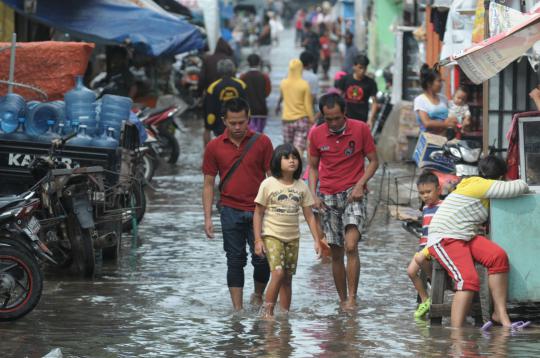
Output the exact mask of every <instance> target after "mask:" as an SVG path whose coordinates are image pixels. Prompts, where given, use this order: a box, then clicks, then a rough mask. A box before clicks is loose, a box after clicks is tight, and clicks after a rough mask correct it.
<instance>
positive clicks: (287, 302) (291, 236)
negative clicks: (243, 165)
mask: <svg viewBox="0 0 540 358" xmlns="http://www.w3.org/2000/svg"><path fill="white" fill-rule="evenodd" d="M270 170H271V172H272V176H271V177H268V178H266V179H265V180H264V181H263V182H262V183H261V186H260V188H259V193H258V195H257V197H256V198H255V203H256V207H255V214H254V217H253V231H254V236H255V254H257V255H259V256H266V257H267V259H268V264H269V265H270V271H271V279H270V283H269V285H268V287H267V288H266V297H265V304H264V312H263V317H265V318H271V317H273V315H274V306H275V304H276V301H277V297H278V294H279V296H280V306H281V310H282V311H285V312H287V311H288V310H289V308H290V306H291V296H292V287H291V284H292V276H293V275H294V274H295V272H296V263H297V261H298V248H299V243H300V230H299V226H300V223H299V211H300V208H302V212H303V214H304V218H305V219H306V222H307V223H308V225H309V229H310V230H311V234H312V235H313V237H314V239H315V243H314V246H315V252H316V253H317V254H319V253H320V251H321V245H323V244H322V243H321V237H320V236H319V230H318V229H317V223H316V221H315V217H314V216H313V212H312V210H311V206H312V205H313V197H312V196H311V193H310V191H309V188H308V187H307V185H306V184H305V183H304V182H303V181H302V180H301V179H300V176H301V174H302V160H301V159H300V153H299V152H298V150H297V149H296V148H295V147H294V146H293V145H291V144H283V145H280V146H278V147H277V148H276V149H275V150H274V154H273V156H272V161H271V164H270Z"/></svg>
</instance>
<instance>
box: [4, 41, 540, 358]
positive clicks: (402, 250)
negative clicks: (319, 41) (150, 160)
mask: <svg viewBox="0 0 540 358" xmlns="http://www.w3.org/2000/svg"><path fill="white" fill-rule="evenodd" d="M288 34H289V33H285V34H284V36H283V37H282V40H283V41H282V42H281V47H280V48H279V49H274V50H273V54H272V58H273V59H276V60H274V61H273V72H272V81H273V85H274V91H273V93H272V95H271V98H270V100H269V105H270V109H271V110H272V113H273V110H274V108H275V102H276V100H277V96H278V91H277V86H278V85H279V80H281V79H282V78H283V77H284V76H285V74H286V66H287V62H288V60H289V59H290V58H292V57H293V56H294V55H295V54H297V53H298V52H299V50H298V49H295V50H294V52H293V51H292V50H291V49H293V45H292V41H293V39H292V36H288ZM184 126H185V131H183V132H181V133H179V134H178V135H179V137H180V138H181V150H182V153H181V156H180V159H179V162H178V165H177V166H176V167H161V168H160V170H159V171H158V173H157V175H156V176H155V178H154V182H153V184H152V186H153V189H149V190H147V195H148V208H147V212H146V215H145V217H144V220H143V222H142V224H141V226H140V227H139V237H138V239H136V240H134V239H132V238H131V237H130V236H129V235H127V234H125V235H124V237H123V247H122V253H121V257H120V260H119V262H118V264H113V263H106V264H105V266H104V267H103V270H102V273H101V274H100V275H99V276H98V277H96V278H95V279H94V280H83V279H69V278H65V277H58V276H54V275H49V276H47V280H46V282H45V285H44V292H43V296H42V299H41V302H40V303H39V305H38V306H37V308H36V309H35V310H34V311H33V312H31V313H30V314H29V315H27V316H26V317H24V318H23V319H21V320H19V321H17V322H11V323H2V324H0V339H1V342H2V343H1V347H2V348H1V350H2V352H0V357H42V356H43V355H45V354H46V353H48V352H49V351H50V350H52V349H53V348H60V349H61V350H62V353H63V354H64V356H65V357H313V356H314V357H398V356H400V357H401V356H403V357H448V356H455V357H478V356H495V357H506V356H512V357H535V356H538V355H540V343H539V342H540V329H539V328H536V327H540V326H536V327H532V328H530V329H527V330H524V331H523V332H517V333H510V332H508V331H506V330H503V329H500V328H497V327H496V328H494V329H493V330H492V331H491V332H490V333H489V334H486V335H482V334H481V332H480V330H479V329H478V328H476V327H473V326H472V323H470V324H469V325H468V328H465V329H463V330H451V329H449V328H447V327H448V321H447V320H444V321H443V325H442V326H440V327H430V326H429V323H426V322H425V321H415V320H414V319H413V312H414V310H415V302H416V298H415V297H416V295H415V291H414V288H413V286H412V284H411V283H410V281H409V279H408V277H407V274H406V267H407V264H408V262H409V261H410V259H411V257H412V254H413V253H414V250H415V248H416V246H417V239H415V238H413V237H412V236H411V235H410V234H408V233H406V232H405V231H404V230H403V229H402V228H401V226H400V223H399V222H397V221H395V220H394V219H393V218H389V219H388V218H387V215H386V213H387V209H386V207H385V205H384V203H381V204H380V205H379V206H378V210H377V216H376V217H375V219H374V220H373V222H372V224H371V226H370V228H369V231H368V233H367V234H366V235H365V237H364V238H363V240H362V241H361V243H360V258H361V264H362V268H361V276H360V288H359V310H358V312H357V313H356V314H347V313H343V312H342V311H340V310H339V309H338V297H337V294H336V291H335V288H334V283H333V279H332V274H331V266H330V264H329V263H328V262H321V261H320V260H318V259H317V258H316V256H315V253H314V251H313V245H312V239H311V237H309V236H308V232H309V231H308V229H307V225H306V224H305V223H304V224H302V233H303V237H302V240H301V245H300V254H299V262H298V269H297V274H296V276H294V279H293V302H292V308H291V312H290V314H289V315H288V316H284V315H280V314H279V312H278V315H277V317H276V320H275V321H273V322H271V321H264V320H261V319H260V318H259V317H258V313H257V311H256V309H255V308H253V307H250V306H249V304H247V301H248V299H249V295H250V294H251V292H252V287H251V285H252V282H253V281H252V280H251V279H248V278H250V277H251V274H252V268H251V265H250V264H248V266H247V270H246V288H245V293H244V301H245V302H246V310H245V311H244V312H242V313H240V314H234V313H233V312H232V308H231V302H230V299H229V293H228V288H227V285H226V260H225V253H224V251H223V248H222V240H221V234H220V223H219V218H218V216H217V214H216V215H214V225H215V229H216V232H217V233H219V234H218V235H216V239H214V240H208V239H206V237H205V235H204V230H203V221H204V220H203V213H202V204H201V189H202V174H201V173H200V166H201V162H202V140H201V136H202V121H197V120H186V121H184ZM266 132H267V134H268V135H269V136H270V137H271V139H272V141H273V143H274V145H277V144H279V143H281V123H280V121H279V120H277V119H275V118H273V119H272V120H269V123H268V126H267V131H266ZM409 172H410V168H407V167H405V166H404V165H399V166H395V167H393V166H390V167H389V173H387V174H388V175H389V176H390V177H391V178H394V177H400V176H406V175H408V174H409ZM381 173H382V171H381V170H379V171H378V173H377V177H376V178H375V181H374V182H373V183H372V184H371V186H370V189H371V191H372V194H371V196H370V204H371V212H373V209H374V204H375V203H376V201H377V198H378V196H379V194H378V193H377V192H378V188H379V184H378V183H379V182H380V180H381ZM531 310H532V311H531V312H532V314H534V313H535V312H536V317H538V312H537V311H535V310H534V308H533V309H531ZM513 312H514V313H515V311H513ZM521 313H523V311H521ZM520 317H522V316H520ZM531 317H532V316H531ZM532 318H533V319H534V317H532ZM471 322H472V321H471Z"/></svg>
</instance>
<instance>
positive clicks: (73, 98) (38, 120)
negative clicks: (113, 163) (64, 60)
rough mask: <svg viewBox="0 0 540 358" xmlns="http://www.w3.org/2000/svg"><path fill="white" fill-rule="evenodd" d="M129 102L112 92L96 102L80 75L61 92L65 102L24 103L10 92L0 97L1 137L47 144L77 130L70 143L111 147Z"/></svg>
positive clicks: (128, 108) (116, 142) (114, 144)
mask: <svg viewBox="0 0 540 358" xmlns="http://www.w3.org/2000/svg"><path fill="white" fill-rule="evenodd" d="M132 104H133V102H132V101H131V99H130V98H129V97H122V96H114V95H104V96H103V98H102V99H101V100H98V101H96V95H95V93H94V92H92V91H91V90H89V89H88V88H86V87H84V85H83V83H82V77H81V76H78V77H76V81H75V88H73V89H72V90H70V91H69V92H67V93H66V94H65V95H64V101H52V102H38V101H30V102H26V101H25V100H24V98H23V97H22V96H20V95H18V94H15V93H9V94H7V95H6V96H4V97H1V98H0V129H1V131H0V138H6V139H13V140H26V141H39V142H47V143H50V141H51V140H52V139H54V138H59V137H60V136H64V135H66V134H70V133H73V132H76V133H77V135H76V136H75V138H73V139H72V140H70V141H69V142H68V144H69V145H75V146H95V147H109V148H114V147H117V146H118V139H119V135H120V130H121V128H122V121H124V120H128V119H129V116H130V112H131V105H132Z"/></svg>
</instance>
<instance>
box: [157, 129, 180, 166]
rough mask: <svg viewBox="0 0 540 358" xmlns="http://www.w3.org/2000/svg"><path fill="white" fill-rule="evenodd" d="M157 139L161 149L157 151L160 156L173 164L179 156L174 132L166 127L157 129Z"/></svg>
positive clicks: (178, 146) (178, 145)
mask: <svg viewBox="0 0 540 358" xmlns="http://www.w3.org/2000/svg"><path fill="white" fill-rule="evenodd" d="M158 141H159V146H160V149H161V153H159V155H160V156H161V158H162V159H163V160H164V161H165V162H166V163H169V164H175V163H176V162H177V161H178V157H179V156H180V144H178V140H176V137H175V136H174V133H171V132H170V131H169V130H168V128H167V127H162V128H160V130H159V134H158Z"/></svg>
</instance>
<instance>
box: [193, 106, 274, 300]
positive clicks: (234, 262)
mask: <svg viewBox="0 0 540 358" xmlns="http://www.w3.org/2000/svg"><path fill="white" fill-rule="evenodd" d="M222 113H223V122H224V124H225V128H226V129H225V132H224V133H223V134H222V135H220V136H218V137H217V138H214V139H213V140H212V141H211V142H210V143H208V146H207V147H206V149H205V152H204V160H203V166H202V171H203V174H204V188H203V208H204V231H205V233H206V236H207V237H208V238H210V239H211V238H213V237H214V226H213V224H212V203H213V201H214V181H215V177H216V175H218V174H219V176H220V179H221V180H223V178H224V177H225V176H226V175H227V172H228V171H229V170H230V169H231V167H232V166H233V165H234V163H235V162H236V160H237V159H238V158H239V157H240V156H241V155H242V152H243V151H244V148H245V147H246V145H247V143H248V142H249V140H250V138H251V137H253V136H254V135H255V132H253V131H251V130H249V127H248V125H249V105H248V103H247V102H246V101H245V100H244V99H241V98H235V99H231V100H229V101H226V102H224V103H223V106H222ZM272 152H273V148H272V142H271V141H270V139H269V138H268V137H267V136H265V135H264V134H260V135H259V137H258V138H257V139H256V140H255V142H253V144H252V146H251V148H249V150H248V151H247V153H246V155H245V156H244V158H243V159H242V161H241V162H240V165H239V166H238V167H237V168H236V171H234V172H233V173H232V174H231V176H230V177H229V179H228V181H227V182H226V183H225V185H224V186H223V187H222V188H221V199H220V202H221V206H222V210H221V229H222V232H223V248H224V250H225V252H226V256H227V285H228V286H229V292H230V294H231V300H232V303H233V307H234V309H235V310H241V309H242V307H243V287H244V267H245V266H246V263H247V253H246V243H247V244H248V245H249V250H250V252H251V263H252V265H253V268H254V271H253V279H254V280H255V293H254V294H253V297H252V303H255V304H262V294H263V292H264V288H265V287H266V283H267V282H268V279H269V277H270V269H269V267H268V262H267V260H266V258H264V257H263V258H261V257H259V256H257V255H255V251H254V237H253V212H254V210H255V197H256V196H257V192H258V190H259V185H260V184H261V182H262V181H263V180H264V179H265V178H266V175H267V173H270V161H271V159H272Z"/></svg>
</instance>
